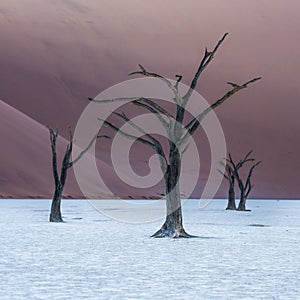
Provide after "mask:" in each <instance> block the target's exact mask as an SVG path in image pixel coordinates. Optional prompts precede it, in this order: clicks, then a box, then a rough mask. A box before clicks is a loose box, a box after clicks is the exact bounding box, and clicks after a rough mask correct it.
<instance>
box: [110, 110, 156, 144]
mask: <svg viewBox="0 0 300 300" xmlns="http://www.w3.org/2000/svg"><path fill="white" fill-rule="evenodd" d="M113 114H114V115H116V116H118V117H120V118H121V119H123V120H125V121H126V122H127V123H128V124H129V125H130V126H131V127H133V128H134V129H136V130H137V131H139V132H141V133H142V134H143V135H145V136H146V137H147V138H148V139H149V140H151V141H152V143H153V144H155V145H160V146H161V144H160V142H159V141H158V140H157V139H156V138H154V137H153V136H152V135H150V134H149V133H147V132H146V131H145V130H144V129H143V128H141V127H140V126H138V125H137V124H135V123H134V122H133V121H132V120H130V119H129V118H128V117H127V116H126V114H125V113H124V112H123V113H121V114H120V113H117V112H113Z"/></svg>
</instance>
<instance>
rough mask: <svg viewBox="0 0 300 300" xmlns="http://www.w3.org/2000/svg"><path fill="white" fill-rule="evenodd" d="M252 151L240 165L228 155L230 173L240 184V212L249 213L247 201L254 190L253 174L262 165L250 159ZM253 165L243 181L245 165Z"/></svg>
mask: <svg viewBox="0 0 300 300" xmlns="http://www.w3.org/2000/svg"><path fill="white" fill-rule="evenodd" d="M252 152H253V151H252V150H251V151H250V152H248V153H247V154H246V156H245V157H244V158H243V159H241V160H240V161H239V162H238V163H235V162H234V160H233V158H232V155H231V154H229V155H228V159H227V165H228V168H230V170H231V171H230V172H231V173H233V175H234V178H235V179H236V181H237V182H238V186H239V190H240V202H239V205H238V208H237V210H239V211H247V209H246V201H247V198H248V196H249V194H250V191H251V190H252V188H253V184H252V183H251V177H252V174H253V170H254V169H255V168H256V167H257V166H258V165H259V164H260V163H261V161H258V162H255V159H254V158H249V156H250V155H251V154H252ZM248 162H249V163H251V164H250V168H249V170H248V174H247V176H246V179H245V180H243V178H242V176H241V175H240V169H241V168H242V167H243V166H244V164H245V163H248Z"/></svg>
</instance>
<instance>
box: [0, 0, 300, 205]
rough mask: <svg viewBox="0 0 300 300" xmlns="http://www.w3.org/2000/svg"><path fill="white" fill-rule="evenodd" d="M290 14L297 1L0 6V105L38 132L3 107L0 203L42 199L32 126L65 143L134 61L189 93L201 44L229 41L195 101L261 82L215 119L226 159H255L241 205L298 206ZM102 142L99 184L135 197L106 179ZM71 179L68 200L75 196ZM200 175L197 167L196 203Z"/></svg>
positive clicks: (294, 33)
mask: <svg viewBox="0 0 300 300" xmlns="http://www.w3.org/2000/svg"><path fill="white" fill-rule="evenodd" d="M299 9H300V4H299V1H298V0H290V1H289V2H288V3H287V2H284V1H281V0H273V1H269V0H245V1H240V0H231V1H223V0H216V1H196V0H191V1H187V2H183V1H173V0H172V1H171V0H166V1H163V2H162V1H159V0H154V1H151V2H145V1H136V0H128V1H93V0H86V1H80V0H68V1H67V0H65V1H46V0H28V1H26V2H20V1H18V0H2V1H1V8H0V41H1V47H0V98H1V99H2V100H3V101H5V102H6V103H8V104H9V105H11V106H13V107H15V108H16V109H17V110H20V111H22V112H23V113H24V114H26V115H28V116H30V117H31V118H33V119H34V120H36V121H37V122H38V123H36V122H34V121H33V120H31V119H28V118H25V117H24V115H23V114H21V113H19V112H17V111H16V110H12V108H9V107H8V106H5V105H4V104H3V103H1V118H0V121H1V122H2V123H1V125H2V126H1V129H0V132H1V138H2V141H4V142H3V143H4V146H2V147H1V157H0V164H1V170H0V178H1V191H0V194H2V196H4V197H7V196H12V197H31V196H32V197H36V196H42V197H50V196H51V189H52V188H51V186H52V177H51V170H50V169H49V165H48V164H49V156H50V152H49V151H50V149H49V142H48V134H47V131H46V129H44V127H43V126H42V125H40V124H43V125H51V126H54V127H59V128H60V130H61V132H63V133H64V134H65V133H66V131H65V129H66V128H67V126H68V125H72V126H74V125H75V124H76V121H77V119H78V117H79V116H80V113H81V111H82V110H83V108H84V107H85V106H86V104H87V102H86V97H87V96H95V95H97V94H98V93H99V92H101V91H102V90H103V89H105V88H107V87H109V86H111V85H113V84H116V83H118V82H120V81H123V80H126V79H128V76H127V74H128V73H129V72H131V71H133V70H135V68H136V65H137V63H142V64H144V65H145V66H146V67H148V68H149V69H151V70H153V71H155V72H158V73H161V74H163V75H166V76H168V77H171V78H174V74H178V73H179V74H182V75H184V79H183V82H184V83H189V81H190V80H191V78H192V75H193V73H194V71H195V68H196V65H197V64H198V63H199V60H200V58H201V55H202V53H203V49H204V48H205V46H208V47H209V48H210V47H212V46H213V44H214V43H215V42H216V41H217V40H218V38H219V37H221V36H222V34H223V33H224V32H226V31H229V32H230V36H229V37H228V39H227V41H226V42H225V43H224V45H223V46H222V49H220V51H219V53H218V55H217V56H216V59H215V61H214V62H213V63H212V64H211V66H210V67H209V68H208V70H207V71H206V72H205V74H204V75H203V78H202V80H201V81H200V83H199V86H198V91H199V92H201V93H202V94H203V95H204V96H205V97H206V99H208V101H209V102H212V101H214V100H215V99H216V98H217V97H219V96H220V95H222V94H223V93H224V92H226V91H227V89H228V87H227V86H226V84H225V83H226V81H236V82H238V83H242V82H244V81H245V80H248V79H250V78H253V77H255V76H262V77H263V80H262V81H261V82H259V83H257V84H256V85H255V86H252V87H250V88H249V89H247V90H246V91H243V92H241V93H240V94H239V95H237V96H235V97H234V98H233V99H232V100H231V101H230V102H229V103H228V104H226V105H224V106H223V107H221V108H219V109H218V111H217V114H218V116H219V118H220V120H221V122H222V125H223V127H224V131H225V135H226V140H227V146H228V150H229V151H231V152H232V154H233V155H234V156H235V157H238V158H239V157H240V156H241V155H243V154H244V153H246V152H247V151H248V150H250V149H254V150H255V152H254V153H255V154H254V155H255V157H256V158H257V159H259V160H262V161H263V164H262V165H261V166H260V167H259V168H258V169H257V172H256V174H255V178H254V184H255V188H254V190H253V193H252V194H251V196H252V197H255V198H293V199H294V198H298V199H299V197H300V185H299V184H298V181H299V178H300V156H299V153H300V142H299V116H298V115H299V98H300V85H299V75H298V73H299V69H300V60H299V53H300V43H299V38H298V37H299V34H300V19H299V16H298V12H299ZM29 120H30V121H29ZM3 122H4V123H3ZM39 123H40V124H39ZM199 136H200V135H199ZM106 143H107V145H102V146H101V147H102V148H101V147H100V148H101V149H102V150H101V149H100V150H99V151H98V159H100V160H99V164H102V162H103V161H104V162H105V166H106V167H107V170H108V171H107V172H106V173H107V175H106V178H107V179H106V180H107V181H110V184H111V185H115V188H116V189H119V193H120V194H122V195H124V196H126V195H127V196H128V195H132V196H134V197H135V196H138V194H140V192H137V193H136V194H134V191H133V190H132V189H130V188H129V187H127V186H125V185H122V184H121V183H120V182H118V181H116V178H115V176H114V175H113V171H112V170H111V168H110V166H109V165H107V163H108V159H107V157H108V154H107V153H106V152H105V150H106V149H107V148H108V145H109V142H106ZM199 143H200V144H201V142H199ZM141 147H142V146H141ZM204 147H205V146H204ZM140 149H141V150H140V152H143V151H144V150H143V149H144V148H140ZM138 152H139V151H138ZM208 153H209V152H208ZM203 155H208V154H207V151H206V150H203ZM203 160H206V157H204V159H203ZM101 161H102V162H101ZM137 161H140V159H139V157H137ZM103 168H104V167H103ZM137 168H138V169H143V168H144V165H142V164H139V163H138V166H137ZM125 171H126V170H125ZM72 176H73V175H71V177H70V182H69V183H68V187H67V189H66V194H68V195H72V196H74V197H77V196H79V195H80V191H79V190H78V187H77V186H76V184H75V183H74V182H73V181H74V178H73V177H72ZM87 176H88V175H87ZM206 176H207V168H206V167H205V168H204V169H203V171H202V173H201V174H200V178H201V182H199V186H198V187H197V189H196V191H195V193H194V196H200V195H201V190H202V187H203V186H202V183H203V182H204V181H205V178H206ZM160 189H161V187H160ZM225 189H226V185H224V186H223V188H222V189H221V190H220V191H219V193H218V196H219V197H220V196H221V197H225V196H226V190H225ZM156 192H157V191H156V190H155V191H154V190H149V191H148V192H147V193H146V192H145V195H147V196H149V195H150V194H154V193H156ZM158 192H161V190H159V191H158Z"/></svg>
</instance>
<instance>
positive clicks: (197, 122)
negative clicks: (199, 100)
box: [186, 77, 261, 135]
mask: <svg viewBox="0 0 300 300" xmlns="http://www.w3.org/2000/svg"><path fill="white" fill-rule="evenodd" d="M260 79H261V77H257V78H254V79H251V80H249V81H247V82H246V83H244V84H242V85H237V84H235V86H234V87H233V89H231V90H230V91H228V92H227V93H226V94H225V95H224V96H223V97H221V98H220V99H218V100H217V101H216V102H214V103H213V104H212V105H211V106H209V107H208V108H206V109H205V110H204V111H203V112H202V113H201V114H199V115H198V116H197V117H196V118H194V119H193V120H191V121H190V122H189V123H188V124H187V126H186V128H188V131H189V134H190V135H192V134H193V133H194V132H195V131H196V129H197V128H198V126H199V125H200V123H201V121H202V120H203V119H204V117H205V116H206V115H207V114H208V113H209V112H210V111H212V110H214V109H216V108H217V107H218V106H219V105H221V104H222V103H223V102H225V101H226V100H228V99H229V98H231V97H232V96H233V95H234V94H236V93H237V92H239V91H240V90H243V89H245V88H247V87H248V85H249V84H252V83H254V82H256V81H258V80H260ZM230 85H232V83H231V84H230Z"/></svg>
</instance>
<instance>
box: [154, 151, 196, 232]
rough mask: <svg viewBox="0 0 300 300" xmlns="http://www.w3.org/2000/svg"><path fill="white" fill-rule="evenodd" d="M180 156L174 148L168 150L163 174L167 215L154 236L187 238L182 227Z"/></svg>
mask: <svg viewBox="0 0 300 300" xmlns="http://www.w3.org/2000/svg"><path fill="white" fill-rule="evenodd" d="M180 171H181V158H180V154H179V152H178V151H177V149H176V148H174V149H171V150H170V164H169V166H168V170H167V172H166V174H165V186H166V208H167V216H166V220H165V222H164V224H163V225H162V227H161V229H159V230H158V231H157V232H156V233H154V234H153V235H152V237H155V238H164V237H170V238H188V237H192V236H191V235H189V234H187V233H186V232H185V230H184V228H183V222H182V208H181V199H180V188H179V179H180Z"/></svg>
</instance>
